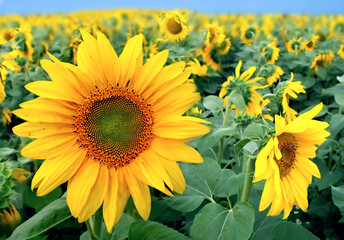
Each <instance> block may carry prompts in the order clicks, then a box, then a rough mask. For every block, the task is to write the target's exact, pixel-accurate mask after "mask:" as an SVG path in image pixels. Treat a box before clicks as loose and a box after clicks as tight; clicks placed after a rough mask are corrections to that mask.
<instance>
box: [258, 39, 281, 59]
mask: <svg viewBox="0 0 344 240" xmlns="http://www.w3.org/2000/svg"><path fill="white" fill-rule="evenodd" d="M279 52H280V49H279V48H278V47H276V43H275V42H272V43H269V44H268V45H267V46H266V47H264V48H263V49H262V53H263V54H264V59H265V61H266V62H268V63H275V62H276V61H277V60H278V57H279Z"/></svg>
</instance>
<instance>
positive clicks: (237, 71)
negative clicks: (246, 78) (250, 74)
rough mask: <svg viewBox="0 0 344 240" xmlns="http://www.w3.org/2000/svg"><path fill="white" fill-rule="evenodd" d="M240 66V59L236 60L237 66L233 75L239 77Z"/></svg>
mask: <svg viewBox="0 0 344 240" xmlns="http://www.w3.org/2000/svg"><path fill="white" fill-rule="evenodd" d="M241 66H242V61H241V60H240V61H239V62H238V65H237V67H236V68H235V76H236V77H240V69H241Z"/></svg>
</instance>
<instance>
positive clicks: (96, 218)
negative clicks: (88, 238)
mask: <svg viewBox="0 0 344 240" xmlns="http://www.w3.org/2000/svg"><path fill="white" fill-rule="evenodd" d="M92 218H93V234H94V236H95V237H96V238H97V239H100V233H101V231H102V225H103V217H102V212H101V208H99V209H98V211H96V213H95V214H94V215H93V217H92Z"/></svg>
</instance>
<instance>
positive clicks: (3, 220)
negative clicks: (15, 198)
mask: <svg viewBox="0 0 344 240" xmlns="http://www.w3.org/2000/svg"><path fill="white" fill-rule="evenodd" d="M9 205H10V207H9V208H7V209H3V210H2V211H1V212H0V229H1V233H0V237H3V236H4V235H2V234H6V233H10V232H11V231H13V229H15V228H16V227H17V226H18V225H19V223H20V222H21V216H20V213H19V212H18V210H17V209H16V208H15V206H13V204H12V203H10V204H9Z"/></svg>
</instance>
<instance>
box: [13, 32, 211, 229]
mask: <svg viewBox="0 0 344 240" xmlns="http://www.w3.org/2000/svg"><path fill="white" fill-rule="evenodd" d="M81 34H82V38H83V40H84V41H83V42H82V43H81V44H80V45H79V48H78V53H77V56H78V59H77V60H78V61H77V62H78V65H77V66H75V65H72V64H67V63H62V62H60V61H59V60H58V59H56V58H55V57H54V56H52V55H50V58H51V59H52V60H53V61H49V60H45V59H44V60H41V66H42V67H43V69H44V70H45V71H46V72H47V73H48V74H49V75H50V77H51V79H52V81H35V82H32V83H29V84H28V85H26V88H27V89H28V90H29V91H31V92H33V93H35V94H36V95H38V96H39V97H38V98H37V99H34V100H31V101H29V102H25V103H22V104H21V107H22V108H21V109H18V110H14V111H13V113H14V114H15V115H17V116H18V117H20V118H22V119H24V120H26V121H27V122H25V123H23V124H20V125H18V126H16V127H14V128H13V132H14V133H15V134H17V135H19V136H23V137H30V138H36V140H34V141H33V142H31V143H29V144H28V145H26V146H25V147H24V148H23V149H22V150H21V154H22V155H23V156H26V157H30V158H36V159H45V160H44V162H43V164H42V165H41V167H40V168H39V170H38V171H37V172H36V174H35V176H34V178H33V180H32V188H38V189H37V195H39V196H42V195H45V194H48V193H49V192H50V191H52V190H53V189H55V188H56V187H57V186H59V185H60V184H62V183H64V182H66V181H68V188H67V204H68V206H69V208H70V211H71V213H72V215H73V216H74V217H77V218H78V221H79V222H83V221H85V220H87V219H88V218H90V217H91V216H92V215H93V214H94V213H95V212H96V211H97V209H98V208H99V207H100V206H103V217H104V221H105V224H106V227H107V229H108V231H109V232H111V231H112V228H113V226H114V224H115V223H116V222H117V221H118V220H119V219H120V217H121V215H122V212H123V210H124V208H125V205H126V203H127V200H128V198H129V196H130V195H131V197H132V199H133V202H134V204H135V206H136V208H137V211H138V212H139V214H140V215H141V216H142V218H143V219H145V220H146V219H148V217H149V214H150V208H151V197H150V191H149V188H148V185H149V186H152V187H154V188H156V189H158V190H160V191H161V192H163V193H166V194H168V195H172V193H171V192H170V190H171V191H175V192H177V193H183V191H184V190H185V179H184V177H183V174H182V172H181V170H180V168H179V166H178V164H177V161H182V162H192V163H201V162H202V161H203V159H202V157H201V155H200V154H199V153H198V152H197V151H196V150H195V149H193V148H192V147H189V146H188V145H186V144H185V143H184V142H186V141H189V140H192V139H195V138H197V137H200V136H203V135H204V134H206V133H208V132H209V131H210V130H209V128H208V127H206V126H204V125H203V124H202V123H209V122H207V121H205V120H202V119H199V118H195V117H190V116H182V114H184V113H185V112H186V111H187V110H188V109H190V108H191V107H192V106H193V105H194V104H195V103H196V102H198V101H199V100H200V94H199V93H197V92H195V91H196V86H195V85H194V84H188V83H185V82H186V81H187V80H188V78H189V76H190V72H189V71H186V72H185V71H184V67H185V63H184V62H177V63H175V64H172V65H169V66H167V67H163V65H164V64H165V62H166V60H167V57H168V51H167V50H165V51H162V52H159V53H157V54H156V55H155V56H154V57H152V58H150V59H148V60H147V61H146V63H145V64H144V65H142V63H143V53H142V38H143V36H142V35H136V36H135V37H133V38H131V39H130V40H129V41H128V42H127V44H126V45H125V47H124V49H123V51H122V54H121V55H120V56H119V57H118V56H117V54H116V52H115V51H114V49H113V47H112V46H111V44H110V42H109V41H108V40H107V38H106V37H105V35H104V34H102V33H100V32H98V33H97V39H95V38H94V37H93V36H92V35H90V34H89V33H87V32H86V31H83V30H81Z"/></svg>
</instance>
